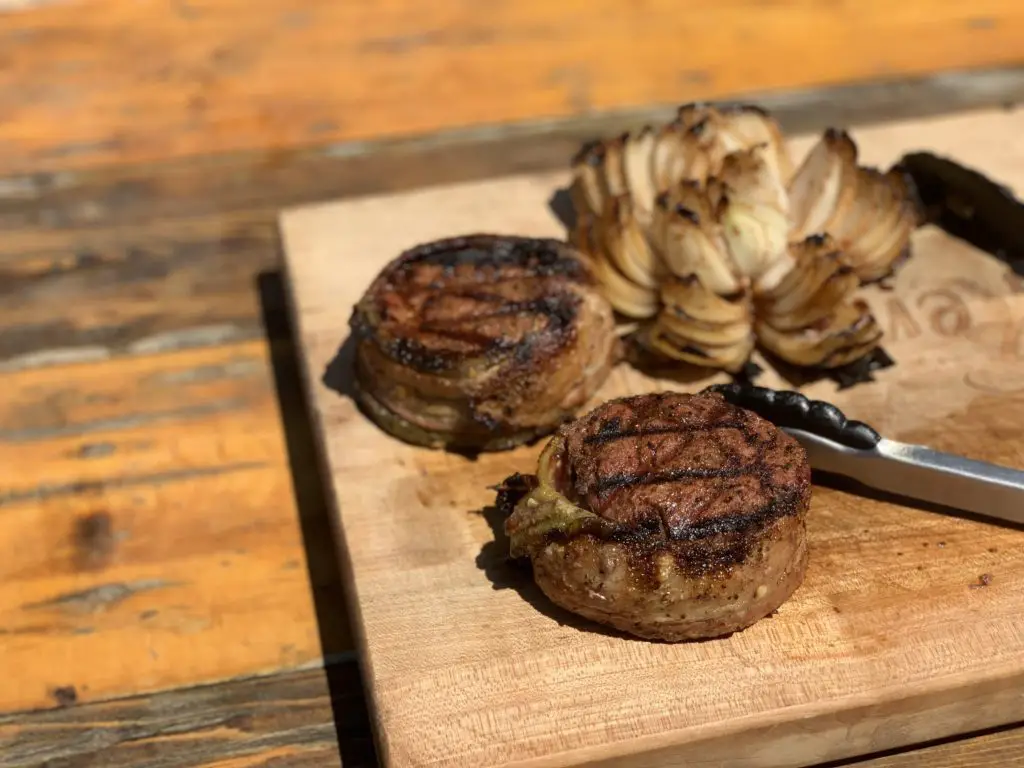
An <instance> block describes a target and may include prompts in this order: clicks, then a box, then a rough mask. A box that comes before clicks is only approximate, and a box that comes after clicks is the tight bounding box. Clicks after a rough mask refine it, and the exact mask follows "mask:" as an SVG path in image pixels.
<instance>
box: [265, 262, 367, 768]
mask: <svg viewBox="0 0 1024 768" xmlns="http://www.w3.org/2000/svg"><path fill="white" fill-rule="evenodd" d="M257 290H258V294H259V299H260V311H261V315H262V318H261V319H262V321H263V326H264V332H265V333H266V337H267V341H268V342H269V344H270V357H271V365H272V367H273V377H274V388H275V393H276V396H277V401H278V407H279V409H280V413H281V423H282V427H283V429H284V436H285V445H286V449H287V452H288V464H289V470H290V476H291V478H292V491H293V493H294V495H295V503H296V507H297V508H298V517H299V520H298V522H299V526H300V528H301V530H302V543H303V548H304V550H305V553H306V564H307V567H308V570H309V574H308V575H309V583H310V588H311V591H312V594H313V604H314V608H315V610H316V619H317V630H318V633H319V636H320V647H321V648H322V650H323V655H324V670H325V674H326V677H327V687H328V690H329V691H330V696H331V710H332V714H333V719H334V728H335V733H336V735H337V739H338V749H339V752H340V755H341V762H342V764H343V765H344V766H345V767H346V768H349V766H352V767H353V768H357V767H359V766H375V765H377V759H376V752H375V746H374V743H373V738H372V736H371V725H370V717H369V714H368V710H367V706H366V698H365V693H364V690H363V687H362V685H361V684H360V676H359V674H358V670H357V664H356V660H355V653H354V651H353V640H352V634H351V631H350V630H349V623H348V620H347V615H346V614H347V611H346V609H347V606H348V602H347V600H346V597H345V594H344V589H343V587H342V582H341V573H342V570H341V564H340V561H339V557H338V549H337V546H336V545H335V541H336V540H335V537H334V535H333V534H334V531H333V523H332V521H331V515H330V507H329V504H328V502H327V499H326V497H325V495H324V488H326V487H327V486H326V485H325V483H324V477H323V474H322V469H321V463H320V461H319V452H318V451H317V448H316V442H315V440H314V437H313V429H312V426H311V424H310V410H309V404H308V401H307V398H306V395H305V387H304V386H303V382H302V376H301V375H300V372H299V364H298V360H297V357H296V355H295V346H294V339H295V336H294V333H293V329H292V326H291V321H290V318H289V315H288V309H287V300H286V294H285V288H284V283H283V281H282V278H281V274H280V272H278V271H276V270H275V271H271V272H264V273H261V274H260V275H259V276H258V277H257Z"/></svg>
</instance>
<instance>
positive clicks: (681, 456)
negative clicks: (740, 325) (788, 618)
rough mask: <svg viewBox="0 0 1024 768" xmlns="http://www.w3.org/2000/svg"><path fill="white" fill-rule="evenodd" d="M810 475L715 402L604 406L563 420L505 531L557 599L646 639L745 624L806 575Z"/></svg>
mask: <svg viewBox="0 0 1024 768" xmlns="http://www.w3.org/2000/svg"><path fill="white" fill-rule="evenodd" d="M810 490H811V487H810V467H809V464H808V462H807V457H806V454H805V452H804V450H803V448H802V447H801V446H800V444H799V443H797V442H796V441H795V440H794V439H793V438H791V437H789V436H788V435H787V434H785V433H784V432H782V431H781V430H779V429H777V428H776V427H775V426H773V425H772V424H771V423H769V422H767V421H765V420H764V419H762V418H760V417H759V416H757V415H756V414H754V413H752V412H750V411H746V410H744V409H741V408H737V407H735V406H733V405H730V404H729V403H727V402H726V401H725V400H724V399H723V398H722V397H721V396H720V395H718V394H699V395H687V394H677V393H664V394H653V395H640V396H636V397H628V398H621V399H618V400H612V401H610V402H607V403H604V404H603V405H601V406H599V407H598V408H596V409H595V410H593V411H592V412H590V413H588V414H586V415H584V416H582V417H580V418H579V419H577V420H575V421H573V422H571V423H569V424H565V425H564V426H563V427H562V428H561V429H559V430H558V432H557V433H556V434H555V435H554V436H553V437H552V439H551V441H550V443H549V444H548V446H547V447H546V449H545V451H544V453H543V454H542V455H541V459H540V463H539V468H538V475H537V479H536V485H535V487H533V488H532V489H531V490H529V492H528V493H526V495H525V496H523V498H522V499H521V500H520V501H519V502H518V503H517V504H516V506H515V509H514V511H513V512H512V514H511V515H510V517H509V518H508V520H507V523H506V530H507V532H508V533H509V536H510V537H511V543H512V555H513V556H517V557H518V556H527V557H529V558H530V559H531V561H532V562H533V570H534V578H535V580H536V581H537V583H538V585H539V586H540V587H541V589H542V590H543V591H544V592H545V594H547V595H548V597H549V598H550V599H551V600H552V601H553V602H555V603H557V604H559V605H561V606H562V607H564V608H566V609H568V610H571V611H575V612H576V613H579V614H581V615H583V616H586V617H588V618H590V619H593V620H595V621H599V622H601V623H604V624H608V625H611V626H613V627H616V628H618V629H621V630H624V631H626V632H630V633H632V634H635V635H639V636H641V637H647V638H652V639H662V640H670V641H671V640H685V639H691V638H699V637H713V636H717V635H723V634H728V633H730V632H734V631H737V630H739V629H743V628H744V627H747V626H749V625H750V624H752V623H754V622H755V621H757V620H758V619H760V618H763V617H764V616H766V615H768V614H770V613H771V612H772V611H774V610H775V609H776V608H777V607H778V606H779V605H781V604H782V603H783V602H784V601H785V600H786V599H788V597H789V596H790V595H791V594H792V593H793V591H794V590H795V589H796V588H797V587H798V586H799V585H800V583H801V582H802V580H803V576H804V571H805V568H806V563H807V547H806V541H805V536H806V534H805V525H804V516H805V514H806V511H807V508H808V505H809V502H810Z"/></svg>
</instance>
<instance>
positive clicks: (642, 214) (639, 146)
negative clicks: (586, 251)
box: [623, 126, 658, 226]
mask: <svg viewBox="0 0 1024 768" xmlns="http://www.w3.org/2000/svg"><path fill="white" fill-rule="evenodd" d="M653 154H654V130H653V129H652V128H651V127H650V126H647V127H645V128H644V129H643V130H642V131H640V132H639V133H636V134H628V135H627V138H626V145H625V153H624V163H623V164H624V167H625V172H626V185H627V186H628V188H629V196H630V198H631V199H632V201H633V212H634V213H635V214H636V217H637V219H638V221H639V222H640V224H641V225H644V226H646V225H647V224H649V223H650V220H651V215H652V213H653V208H654V198H655V197H657V194H658V193H657V188H656V187H655V184H654V174H653V171H654V169H653Z"/></svg>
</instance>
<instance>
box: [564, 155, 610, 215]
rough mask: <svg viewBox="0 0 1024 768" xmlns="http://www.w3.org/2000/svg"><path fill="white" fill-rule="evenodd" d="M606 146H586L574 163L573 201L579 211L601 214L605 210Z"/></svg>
mask: <svg viewBox="0 0 1024 768" xmlns="http://www.w3.org/2000/svg"><path fill="white" fill-rule="evenodd" d="M603 163H604V145H603V144H602V143H601V142H591V143H590V144H586V145H584V146H583V148H582V149H581V150H580V151H579V152H578V153H577V154H576V157H574V158H573V162H572V174H573V184H572V199H573V205H574V206H575V208H576V210H577V211H581V210H587V211H591V212H592V213H600V212H601V210H602V209H603V208H604V187H605V184H604V178H603V174H604V170H603V167H602V166H603Z"/></svg>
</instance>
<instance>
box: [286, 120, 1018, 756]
mask: <svg viewBox="0 0 1024 768" xmlns="http://www.w3.org/2000/svg"><path fill="white" fill-rule="evenodd" d="M1022 115H1024V112H1022V111H1020V110H1017V111H1012V112H986V113H978V114H973V115H964V116H958V117H951V118H948V119H944V120H933V121H919V122H914V123H902V124H898V125H893V126H878V127H876V128H872V129H869V130H864V131H858V132H856V133H855V134H854V135H855V138H856V139H857V140H858V142H859V143H860V145H861V148H862V156H863V157H864V158H865V159H866V160H868V161H869V162H872V163H882V164H884V165H888V164H889V163H891V162H892V161H894V160H895V159H896V158H897V157H898V156H899V155H900V154H901V153H902V152H903V151H905V150H907V149H911V148H918V149H933V150H936V151H940V152H946V151H948V149H949V148H950V147H957V148H959V151H958V152H957V154H958V156H960V157H962V158H963V159H964V160H965V161H966V162H969V163H970V164H972V165H974V166H976V167H979V168H981V169H983V170H985V171H988V172H991V173H995V174H997V176H998V177H999V178H1000V180H1001V181H1003V182H1005V183H1006V184H1008V185H1010V186H1012V187H1017V188H1020V187H1021V186H1024V145H1022V144H1021V142H1020V131H1019V127H1020V121H1021V119H1022ZM796 144H797V145H799V146H800V147H802V148H804V149H806V147H807V141H806V140H805V141H800V142H796ZM567 182H568V174H567V173H558V174H545V175H533V176H520V177H514V178H507V179H499V180H493V181H491V182H489V183H488V182H480V183H475V184H467V185H458V186H453V187H445V188H438V189H432V190H421V191H418V192H411V193H407V194H402V195H395V196H386V197H378V198H370V199H362V200H351V201H342V202H338V203H334V204H323V205H320V206H313V207H307V208H301V209H297V210H295V211H292V212H289V213H287V214H286V215H285V217H284V219H283V222H284V233H285V240H286V246H287V247H286V253H287V266H288V272H289V274H290V276H291V279H292V284H293V288H294V290H293V293H294V296H295V307H296V316H297V318H298V330H299V338H300V343H301V348H302V352H303V355H304V358H305V361H306V365H307V369H308V377H307V385H308V388H309V391H310V397H311V400H312V401H313V403H314V410H315V416H316V419H317V422H318V425H319V430H320V435H321V437H322V443H323V446H324V451H325V454H326V457H327V460H328V462H329V464H330V467H331V475H332V480H333V493H334V498H335V500H336V502H337V514H338V517H339V520H340V522H341V527H342V530H343V532H344V546H345V548H346V551H347V559H348V561H349V562H350V563H351V569H350V574H349V575H350V589H351V593H352V594H353V595H354V600H355V601H356V603H357V604H356V605H355V606H354V608H355V612H356V615H357V616H358V621H359V629H360V630H361V631H360V633H359V635H360V637H361V650H362V651H363V653H364V655H365V669H366V673H367V676H368V680H369V692H370V695H371V697H372V700H373V704H374V706H375V712H376V716H377V723H378V729H377V732H378V734H379V735H380V739H381V741H380V746H381V754H382V757H383V759H384V761H385V764H387V765H393V766H406V765H418V766H422V765H437V766H440V765H445V766H447V765H452V766H455V765H467V764H468V765H503V766H510V765H517V766H518V765H521V766H554V765H569V764H573V765H575V764H598V763H600V764H608V765H615V766H627V765H628V766H649V765H654V764H686V765H690V764H697V763H699V764H702V765H709V766H718V765H734V764H737V763H742V764H744V765H749V766H752V767H756V768H769V767H771V768H779V767H780V766H797V765H808V764H813V763H816V762H822V761H826V760H834V759H838V758H843V757H847V756H851V755H862V754H866V753H870V752H873V751H878V750H884V749H890V748H893V747H898V746H903V745H908V744H912V743H917V742H921V741H925V740H929V739H934V738H940V737H944V736H948V735H951V734H955V733H964V732H968V731H971V730H975V729H979V728H984V727H990V726H993V725H997V724H1001V723H1006V722H1011V721H1016V720H1020V719H1022V718H1024V697H1022V696H1021V694H1020V690H1021V688H1020V686H1021V684H1024V633H1022V632H1021V626H1022V623H1021V618H1022V615H1024V531H1021V530H1019V529H1017V528H1013V527H1010V526H1000V525H995V524H991V523H986V522H983V521H979V520H974V519H965V518H962V517H959V516H956V515H951V514H943V513H939V512H937V511H935V510H934V509H932V510H926V509H920V508H915V507H913V506H910V505H901V504H896V503H892V502H887V501H883V500H880V499H873V498H870V497H866V496H863V495H854V494H852V493H847V492H842V491H839V490H835V489H832V488H826V487H822V486H816V487H815V490H814V498H813V502H812V509H811V513H810V515H809V520H808V526H809V532H808V537H809V546H810V551H811V564H810V566H809V570H808V574H807V578H806V581H805V582H804V584H803V585H802V586H801V588H800V589H799V590H798V591H797V592H796V594H795V595H794V596H793V598H791V599H790V600H789V601H788V602H787V603H785V604H784V605H783V606H782V608H781V609H780V611H779V612H778V614H777V615H776V616H775V617H773V618H772V619H770V620H764V621H762V622H759V623H757V624H755V625H754V626H753V627H751V628H749V629H747V630H745V631H743V632H740V633H736V634H734V635H732V636H731V637H729V638H723V639H718V640H716V641H713V642H706V643H696V644H676V645H672V644H660V643H647V642H642V641H636V640H630V639H625V638H621V637H616V636H610V635H608V634H605V633H600V632H594V631H589V630H592V629H593V627H588V626H587V624H586V623H585V622H583V621H582V620H580V619H578V618H577V617H574V616H572V615H570V614H568V613H566V612H564V611H560V610H558V609H556V608H554V607H553V606H552V605H551V604H550V603H549V602H548V601H547V600H546V598H545V597H544V596H543V595H542V594H541V593H540V592H539V590H537V589H536V588H535V587H533V585H532V582H531V581H530V579H529V576H528V575H525V576H524V575H523V574H522V572H521V571H517V570H516V569H515V568H513V567H510V566H509V564H508V563H507V555H508V543H507V540H506V539H505V537H504V536H503V534H501V533H500V531H501V522H502V521H501V520H500V519H497V516H496V515H495V511H494V509H493V507H490V508H489V505H492V504H493V501H494V492H493V490H492V489H493V487H494V486H495V485H496V484H497V483H499V482H500V481H501V480H502V479H504V478H505V477H507V476H508V475H509V474H511V473H513V472H531V471H532V470H533V468H534V467H535V466H536V464H535V461H536V457H537V454H538V452H539V450H540V446H533V447H527V448H521V449H517V450H515V451H511V452H506V453H498V454H486V455H483V456H481V457H479V458H478V459H476V460H471V459H466V458H464V457H461V456H457V455H453V454H447V453H444V452H441V451H431V450H425V449H419V448H414V447H411V446H408V445H405V444H403V443H401V442H399V441H398V440H396V439H394V438H391V437H390V436H388V435H387V434H385V433H383V432H382V431H381V430H380V429H378V428H377V427H376V426H375V425H374V424H373V423H371V422H370V421H369V420H368V419H367V418H366V417H364V416H363V415H362V414H361V413H360V412H359V411H358V410H357V408H356V407H355V405H354V404H353V402H352V399H351V396H350V395H351V358H350V357H347V356H346V354H345V351H346V350H348V351H349V352H350V350H351V345H350V344H349V345H346V346H345V347H342V354H340V355H339V349H338V348H339V345H340V344H342V342H343V341H344V340H345V339H346V337H347V336H348V329H347V328H346V321H347V319H348V315H349V313H350V311H351V306H352V304H353V303H354V302H355V301H356V300H357V299H358V297H359V296H360V294H361V293H362V291H363V290H364V288H365V286H366V285H367V284H368V283H369V281H370V280H371V279H372V277H373V276H374V275H375V274H376V273H377V271H378V270H379V269H380V268H381V267H382V266H383V265H384V264H386V263H387V262H388V261H389V260H390V259H392V258H393V257H394V256H395V255H396V254H397V253H399V252H400V251H401V250H403V249H404V248H406V247H409V246H411V245H413V244H415V243H417V242H422V241H424V240H428V239H432V238H435V237H439V236H444V235H452V234H457V233H460V232H467V231H497V232H510V233H516V234H535V235H558V234H560V233H561V227H560V225H559V224H558V223H557V221H556V219H555V218H554V216H553V214H552V213H551V212H550V210H549V208H548V205H547V201H548V200H549V199H550V197H551V195H552V194H553V192H554V191H555V190H556V189H558V188H560V187H562V186H563V185H565V184H566V183H567ZM396 221H397V222H401V226H400V227H396V226H395V222H396ZM914 251H915V255H914V257H913V258H912V259H911V261H910V262H909V264H908V265H907V266H906V267H905V268H904V269H903V270H902V271H901V272H900V274H899V276H898V277H897V279H896V280H895V283H894V285H895V289H894V290H893V291H883V290H877V289H874V290H871V291H868V292H866V294H867V297H868V300H869V301H870V303H871V304H872V306H873V308H874V309H875V310H876V312H877V314H878V316H879V318H880V321H881V322H882V324H883V326H884V327H885V328H886V330H887V331H888V336H887V340H886V347H887V349H888V350H889V352H890V353H891V354H892V356H893V357H894V358H895V359H896V361H897V362H896V365H895V367H893V368H890V369H887V370H885V371H882V372H880V373H878V374H877V375H876V376H877V380H876V381H875V382H872V383H867V384H863V385H861V386H858V387H855V388H852V389H844V390H839V391H837V389H836V386H835V385H834V384H832V383H831V382H827V381H826V382H818V383H816V384H813V385H809V386H807V387H805V388H804V391H805V393H806V394H807V395H809V396H811V397H815V398H824V399H828V400H830V401H832V402H835V403H836V404H837V405H839V406H840V407H841V408H843V409H844V410H845V411H846V412H847V413H848V414H849V415H850V417H851V418H855V419H863V420H866V421H867V422H869V423H871V424H873V425H875V426H876V427H877V428H879V429H880V430H881V431H882V432H883V434H885V435H887V436H889V437H892V438H894V439H903V440H908V441H911V442H923V443H926V444H929V445H932V446H934V447H936V448H938V449H940V450H947V451H955V452H958V453H961V454H966V455H968V456H972V457H975V458H981V459H988V460H990V461H996V462H1000V463H1005V464H1008V465H1011V466H1016V467H1020V468H1022V469H1024V445H1022V444H1021V441H1020V439H1019V427H1020V424H1021V423H1024V383H1022V382H1024V345H1022V344H1021V340H1022V338H1024V296H1021V295H1019V293H1016V294H1015V293H1014V292H1015V290H1017V288H1016V286H1017V283H1016V281H1013V280H1007V279H1006V277H1007V274H1008V268H1007V267H1006V265H1005V264H1003V263H1002V262H1000V261H998V260H996V259H993V258H991V257H988V256H986V255H984V254H982V253H980V252H978V251H976V250H974V249H972V248H970V247H969V246H966V245H965V244H963V243H960V242H957V241H954V240H952V239H951V238H949V237H948V236H945V235H943V234H942V233H940V232H937V231H936V230H935V229H933V228H930V227H929V228H926V229H924V230H922V231H919V232H917V233H915V237H914ZM340 265H344V269H341V268H340ZM767 367H768V371H767V373H766V375H765V378H764V380H763V382H764V383H765V384H767V385H769V386H777V387H778V386H788V385H787V384H786V382H785V381H783V380H782V379H781V378H780V377H779V376H778V375H777V374H776V373H775V372H774V371H773V370H772V369H771V367H770V366H767ZM325 376H326V378H323V377H325ZM723 379H724V376H718V377H714V378H709V379H705V380H704V381H697V382H692V381H690V382H686V383H680V382H679V381H676V380H671V379H668V378H666V379H655V378H649V377H647V376H644V375H642V374H641V373H640V372H638V371H637V370H635V369H632V368H630V367H629V366H627V365H622V366H620V367H619V368H618V369H617V370H616V371H615V372H614V373H613V374H612V376H611V377H610V379H609V381H608V382H607V384H606V385H605V387H604V388H603V390H602V391H601V392H600V393H599V394H598V397H597V398H595V402H596V401H599V400H602V399H606V398H609V397H613V396H618V395H623V394H628V393H635V392H642V391H649V390H656V389H661V388H683V389H689V390H691V391H692V390H693V389H697V388H700V387H703V386H705V385H706V384H708V383H711V382H713V381H721V380H723ZM439 723H443V724H444V727H438V724H439Z"/></svg>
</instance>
